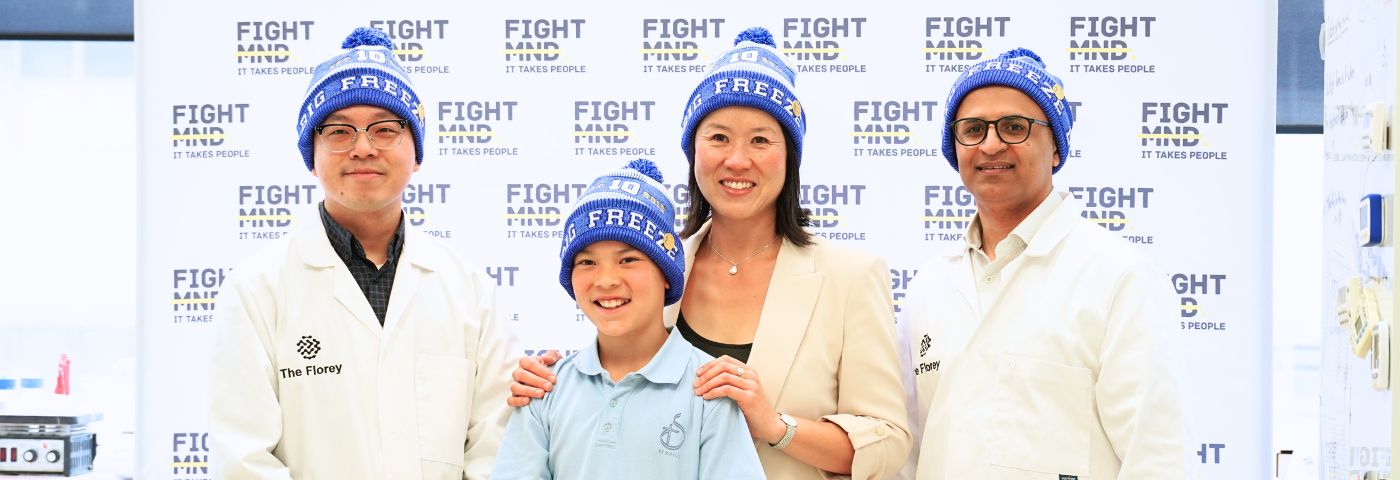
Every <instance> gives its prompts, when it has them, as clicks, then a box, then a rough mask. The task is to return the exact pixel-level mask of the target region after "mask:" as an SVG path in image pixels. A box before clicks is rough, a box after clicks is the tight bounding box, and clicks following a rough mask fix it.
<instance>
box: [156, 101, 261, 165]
mask: <svg viewBox="0 0 1400 480" xmlns="http://www.w3.org/2000/svg"><path fill="white" fill-rule="evenodd" d="M248 110H249V108H248V104H247V103H192V104H180V105H172V106H171V107H170V149H171V158H173V159H175V160H205V159H209V160H212V159H248V158H249V157H251V156H252V151H251V150H249V149H247V148H244V147H243V144H242V143H241V142H239V141H237V140H235V139H236V138H238V134H239V133H242V128H243V126H244V125H245V124H246V123H247V121H248Z"/></svg>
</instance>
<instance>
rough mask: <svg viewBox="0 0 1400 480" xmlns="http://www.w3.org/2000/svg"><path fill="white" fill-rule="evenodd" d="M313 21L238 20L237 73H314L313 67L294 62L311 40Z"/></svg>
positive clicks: (255, 75) (236, 37) (235, 56)
mask: <svg viewBox="0 0 1400 480" xmlns="http://www.w3.org/2000/svg"><path fill="white" fill-rule="evenodd" d="M315 26H316V22H315V21H312V20H274V21H237V22H234V31H235V35H234V52H233V58H234V65H236V67H235V69H234V73H235V74H237V75H238V76H241V77H258V76H286V75H310V74H311V70H312V68H313V67H311V66H306V65H294V63H297V61H298V60H300V59H298V58H297V56H296V55H295V54H294V51H295V50H294V49H293V47H297V48H300V47H302V46H304V45H306V44H307V42H309V41H311V40H312V38H311V31H312V28H313V27H315Z"/></svg>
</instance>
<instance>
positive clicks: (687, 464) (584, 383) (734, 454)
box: [492, 160, 763, 479]
mask: <svg viewBox="0 0 1400 480" xmlns="http://www.w3.org/2000/svg"><path fill="white" fill-rule="evenodd" d="M661 181H662V180H661V173H660V172H659V171H657V169H656V166H655V165H654V164H652V163H651V162H650V161H647V160H636V161H633V162H631V163H629V164H628V165H627V166H626V167H625V168H623V169H621V170H617V171H614V172H610V173H608V174H605V175H603V176H602V177H599V178H598V179H597V180H595V181H593V183H592V184H591V185H590V186H589V187H588V189H587V190H586V191H585V192H584V194H583V196H582V197H580V198H579V201H578V204H577V205H576V206H575V207H574V211H573V213H571V214H570V215H569V218H568V221H567V222H566V224H565V227H564V228H565V230H564V240H563V245H562V247H561V251H560V255H559V259H560V269H559V283H560V284H561V285H562V286H563V287H564V290H565V291H566V292H568V293H569V296H571V297H573V298H574V299H575V300H576V301H577V302H578V306H579V309H581V310H583V313H584V314H585V315H587V316H588V319H589V320H590V321H592V322H593V325H594V326H595V327H597V329H598V335H597V338H596V341H594V342H590V343H589V345H588V346H587V347H585V348H584V349H583V350H581V351H579V352H578V353H576V354H574V355H571V356H569V357H566V358H565V359H563V360H562V361H560V362H559V364H558V365H556V366H555V371H556V374H557V375H556V376H557V378H558V385H555V386H554V390H553V392H552V393H551V394H550V395H549V396H548V397H547V398H545V399H543V400H537V401H535V402H532V403H531V404H530V405H528V406H526V407H521V408H519V409H517V410H516V411H515V412H514V413H513V414H512V415H511V418H510V422H509V424H507V426H506V434H505V438H504V439H503V443H502V446H501V451H500V454H499V456H498V457H497V458H496V467H495V471H494V472H492V478H498V479H500V478H505V479H510V478H532V479H533V478H763V470H762V467H761V466H760V465H759V463H758V455H757V453H756V452H755V451H754V449H753V442H752V441H750V439H749V432H748V427H747V426H746V424H745V423H744V419H743V417H742V416H741V414H740V412H739V409H738V407H737V406H735V404H734V402H733V401H731V400H728V399H724V398H720V399H715V400H704V399H702V398H700V397H697V396H695V394H694V392H693V390H692V388H691V384H692V383H693V382H694V381H695V378H696V375H695V372H696V370H697V369H698V368H699V367H700V365H703V364H704V363H705V362H707V361H709V360H710V357H709V356H708V355H706V354H704V353H703V352H701V351H700V350H698V349H696V348H694V347H692V346H691V345H690V343H688V342H686V341H685V339H684V338H682V337H681V335H680V332H679V331H677V330H672V331H669V332H668V331H667V329H666V327H665V325H664V324H663V322H662V308H663V307H665V306H666V305H670V304H672V303H675V302H676V301H677V300H679V299H680V296H681V292H682V291H684V290H685V288H684V284H685V275H684V273H685V254H684V252H683V251H682V247H681V243H680V242H679V241H678V239H677V238H676V236H675V232H674V230H673V227H672V226H673V225H674V223H675V218H676V216H675V207H674V206H673V205H672V204H671V202H670V201H669V200H668V199H667V197H666V195H665V193H664V190H663V188H662V186H661Z"/></svg>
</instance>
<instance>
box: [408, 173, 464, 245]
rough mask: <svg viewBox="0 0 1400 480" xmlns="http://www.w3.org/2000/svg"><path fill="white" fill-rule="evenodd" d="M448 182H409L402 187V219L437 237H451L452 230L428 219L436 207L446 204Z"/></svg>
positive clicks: (449, 187) (448, 188)
mask: <svg viewBox="0 0 1400 480" xmlns="http://www.w3.org/2000/svg"><path fill="white" fill-rule="evenodd" d="M451 191H452V184H450V183H410V184H408V186H406V187H404V189H403V197H402V198H401V200H402V201H403V213H404V220H405V221H406V222H408V224H409V225H410V226H412V227H414V228H417V229H418V230H419V231H421V232H423V233H426V234H428V235H432V236H434V237H438V238H452V230H451V229H448V228H445V227H443V226H442V225H439V224H438V223H437V222H435V221H432V222H430V220H431V219H432V214H433V212H434V211H435V210H438V208H437V207H439V206H443V205H447V201H448V194H449V193H450V192H451Z"/></svg>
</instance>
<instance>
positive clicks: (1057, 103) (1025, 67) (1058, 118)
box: [943, 48, 1074, 173]
mask: <svg viewBox="0 0 1400 480" xmlns="http://www.w3.org/2000/svg"><path fill="white" fill-rule="evenodd" d="M993 85H1001V86H1006V87H1011V88H1014V89H1017V90H1020V91H1021V92H1022V93H1025V94H1026V96H1028V97H1031V100H1034V101H1035V103H1037V104H1039V105H1040V109H1041V110H1043V111H1044V112H1045V117H1046V118H1047V119H1049V123H1050V134H1051V135H1052V136H1054V137H1055V147H1056V149H1057V150H1058V151H1059V153H1060V164H1059V165H1056V166H1055V168H1054V169H1052V170H1051V173H1055V172H1059V171H1060V169H1061V168H1064V166H1065V162H1066V161H1067V160H1069V131H1070V128H1072V127H1074V110H1071V109H1070V108H1069V104H1068V103H1067V102H1066V101H1065V82H1063V81H1061V80H1060V78H1059V77H1056V76H1054V75H1051V74H1050V72H1047V71H1045V62H1044V61H1041V60H1040V56H1039V55H1036V54H1035V52H1032V51H1030V50H1027V49H1024V48H1017V49H1013V50H1010V51H1007V52H1005V53H1002V54H1001V55H997V58H993V59H990V60H983V61H982V62H981V63H978V64H976V65H973V66H971V67H968V68H967V70H964V71H963V73H962V75H959V76H958V79H957V80H956V81H954V82H953V90H952V91H951V92H948V101H947V102H946V103H944V105H945V106H946V108H945V109H944V110H943V156H944V157H947V158H948V163H949V164H952V165H953V170H957V169H958V152H957V150H954V149H955V148H957V144H956V143H954V140H953V122H954V121H956V120H957V119H956V118H953V116H954V115H957V113H958V105H960V104H961V103H962V99H963V97H965V96H967V94H969V93H972V91H973V90H976V89H979V88H982V87H988V86H993Z"/></svg>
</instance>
